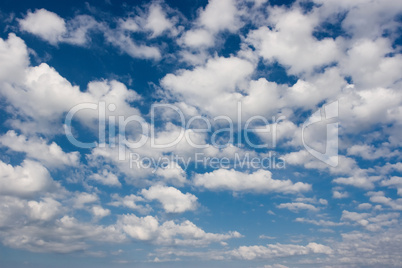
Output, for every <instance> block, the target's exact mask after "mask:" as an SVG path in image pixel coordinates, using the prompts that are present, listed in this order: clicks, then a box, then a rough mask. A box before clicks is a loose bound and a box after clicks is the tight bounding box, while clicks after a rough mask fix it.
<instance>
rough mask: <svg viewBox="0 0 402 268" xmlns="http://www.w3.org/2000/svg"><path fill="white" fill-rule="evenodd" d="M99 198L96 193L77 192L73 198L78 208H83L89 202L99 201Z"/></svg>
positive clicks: (75, 206)
mask: <svg viewBox="0 0 402 268" xmlns="http://www.w3.org/2000/svg"><path fill="white" fill-rule="evenodd" d="M98 200H99V197H98V195H97V194H95V193H85V192H77V193H76V195H75V197H74V200H73V202H74V205H73V206H74V208H76V209H82V208H84V207H85V206H86V205H87V204H90V203H94V202H97V201H98Z"/></svg>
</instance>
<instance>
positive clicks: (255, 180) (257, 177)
mask: <svg viewBox="0 0 402 268" xmlns="http://www.w3.org/2000/svg"><path fill="white" fill-rule="evenodd" d="M194 184H195V185H196V186H201V187H203V188H206V189H209V190H215V191H216V190H230V191H247V192H260V193H264V192H278V193H285V194H288V193H298V192H307V191H310V190H311V185H310V184H308V183H303V182H296V183H293V182H292V181H291V180H275V179H273V178H272V173H271V172H270V171H266V170H259V171H256V172H254V173H251V174H247V173H243V172H240V171H236V170H233V169H231V170H227V169H218V170H215V171H213V172H209V173H204V174H197V175H196V176H195V178H194Z"/></svg>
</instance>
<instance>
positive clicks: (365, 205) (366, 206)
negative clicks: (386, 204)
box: [357, 203, 373, 209]
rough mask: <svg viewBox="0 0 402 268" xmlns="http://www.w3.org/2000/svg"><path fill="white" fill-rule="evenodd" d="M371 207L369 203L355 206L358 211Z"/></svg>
mask: <svg viewBox="0 0 402 268" xmlns="http://www.w3.org/2000/svg"><path fill="white" fill-rule="evenodd" d="M372 207H373V205H372V204H370V203H361V204H359V205H358V206H357V208H358V209H371V208H372Z"/></svg>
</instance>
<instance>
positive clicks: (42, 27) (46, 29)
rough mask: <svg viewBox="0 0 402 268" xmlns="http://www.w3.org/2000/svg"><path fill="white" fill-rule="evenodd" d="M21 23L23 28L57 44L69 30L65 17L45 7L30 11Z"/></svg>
mask: <svg viewBox="0 0 402 268" xmlns="http://www.w3.org/2000/svg"><path fill="white" fill-rule="evenodd" d="M19 23H20V27H21V29H22V30H24V31H27V32H29V33H32V34H35V35H38V36H39V37H41V38H43V39H44V40H46V41H49V43H51V44H57V43H58V42H59V41H60V39H61V37H62V35H63V34H65V33H66V32H67V28H66V23H65V21H64V19H63V18H61V17H59V16H58V15H57V14H56V13H53V12H51V11H47V10H46V9H43V8H42V9H37V10H35V11H34V12H31V11H29V12H28V14H27V15H26V17H25V18H24V19H22V20H20V21H19Z"/></svg>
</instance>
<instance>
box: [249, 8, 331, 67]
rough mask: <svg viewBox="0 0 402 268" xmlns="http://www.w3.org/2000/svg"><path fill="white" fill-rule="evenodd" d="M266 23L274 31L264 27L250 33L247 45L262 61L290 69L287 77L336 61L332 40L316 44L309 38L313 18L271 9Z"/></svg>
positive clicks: (314, 21) (289, 11) (298, 11)
mask: <svg viewBox="0 0 402 268" xmlns="http://www.w3.org/2000/svg"><path fill="white" fill-rule="evenodd" d="M269 21H270V23H271V25H272V26H273V29H270V28H268V27H266V26H263V27H260V28H259V29H257V30H253V31H250V33H249V34H248V35H247V39H246V41H247V43H249V44H251V45H253V46H254V47H255V48H256V50H257V52H258V54H259V55H260V56H261V57H263V58H264V59H266V60H269V61H271V62H273V61H275V60H277V61H278V62H279V63H280V64H283V65H285V66H287V67H289V70H288V72H289V73H290V74H299V73H302V72H311V71H313V69H314V68H316V67H320V66H322V65H326V64H330V63H332V62H335V61H336V60H337V57H338V55H339V54H338V53H339V52H338V47H337V44H336V42H335V41H334V40H333V39H330V38H327V39H323V40H321V41H318V40H316V39H315V38H314V37H313V36H312V32H313V29H314V27H316V26H317V24H318V20H317V16H315V14H308V15H304V14H302V12H301V11H300V10H298V9H295V8H293V9H284V8H271V9H270V15H269Z"/></svg>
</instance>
